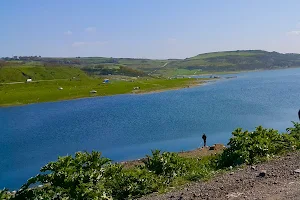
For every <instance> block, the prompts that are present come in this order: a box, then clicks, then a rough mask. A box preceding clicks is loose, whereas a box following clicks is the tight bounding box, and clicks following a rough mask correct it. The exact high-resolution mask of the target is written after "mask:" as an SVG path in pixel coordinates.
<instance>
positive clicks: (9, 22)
mask: <svg viewBox="0 0 300 200" xmlns="http://www.w3.org/2000/svg"><path fill="white" fill-rule="evenodd" d="M299 9H300V1H299V0H280V1H279V0H226V1H225V0H51V1H41V0H2V1H1V4H0V57H4V56H13V55H16V56H31V55H41V56H43V57H75V56H81V57H84V56H101V57H102V56H103V57H132V58H152V59H163V58H187V57H191V56H195V55H197V54H200V53H206V52H215V51H227V50H244V49H261V50H267V51H278V52H282V53H300V12H299Z"/></svg>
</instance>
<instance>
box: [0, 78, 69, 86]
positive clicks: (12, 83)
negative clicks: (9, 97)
mask: <svg viewBox="0 0 300 200" xmlns="http://www.w3.org/2000/svg"><path fill="white" fill-rule="evenodd" d="M65 80H69V79H52V80H37V81H31V82H24V81H23V82H10V83H0V85H14V84H22V83H37V82H52V81H65Z"/></svg>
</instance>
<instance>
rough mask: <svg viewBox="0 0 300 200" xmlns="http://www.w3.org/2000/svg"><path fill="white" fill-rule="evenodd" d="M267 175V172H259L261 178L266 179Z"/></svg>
mask: <svg viewBox="0 0 300 200" xmlns="http://www.w3.org/2000/svg"><path fill="white" fill-rule="evenodd" d="M266 175H267V170H261V171H260V172H259V175H258V176H260V177H265V176H266Z"/></svg>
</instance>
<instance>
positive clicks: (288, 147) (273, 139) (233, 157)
mask: <svg viewBox="0 0 300 200" xmlns="http://www.w3.org/2000/svg"><path fill="white" fill-rule="evenodd" d="M291 130H292V132H293V133H294V132H295V131H294V128H292V129H291ZM232 135H233V137H231V138H230V141H229V143H228V146H229V148H227V149H225V150H224V152H223V153H222V155H221V156H220V159H219V166H220V167H229V166H236V165H241V164H243V163H246V164H252V163H256V162H258V161H261V160H264V159H266V158H269V157H272V156H274V155H276V154H280V153H283V152H286V151H292V150H294V147H296V146H298V145H299V139H297V138H295V137H294V135H296V133H295V134H286V133H284V134H280V133H279V132H278V131H277V130H274V129H265V128H263V127H261V126H259V127H257V128H256V130H255V131H253V132H248V131H243V130H242V129H241V128H238V129H236V130H235V131H234V132H232Z"/></svg>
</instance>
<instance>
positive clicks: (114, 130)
mask: <svg viewBox="0 0 300 200" xmlns="http://www.w3.org/2000/svg"><path fill="white" fill-rule="evenodd" d="M237 76H238V78H236V79H228V80H222V81H218V82H216V83H210V84H207V85H205V86H200V87H195V88H189V89H182V90H176V91H167V92H162V93H154V94H143V95H118V96H112V97H99V98H89V99H79V100H71V101H63V102H55V103H41V104H33V105H27V106H19V107H8V108H0V131H1V132H0V188H3V187H8V188H10V189H16V188H19V187H20V186H21V185H22V184H23V183H24V182H25V181H26V180H27V179H28V178H30V177H31V176H34V175H36V174H37V173H38V171H39V169H40V167H42V166H43V165H45V164H46V163H48V162H49V161H53V160H56V158H57V156H59V155H67V154H72V155H73V154H74V152H76V151H83V150H87V151H91V150H97V151H101V152H103V155H104V156H107V157H109V158H111V159H113V160H114V161H121V160H127V159H135V158H139V157H142V156H144V155H145V154H149V153H150V152H151V151H150V150H151V149H162V150H168V151H181V150H189V149H194V148H197V147H199V146H200V145H202V140H201V135H202V133H204V132H205V133H206V135H207V136H208V144H209V145H211V144H214V143H224V144H225V143H227V141H228V138H229V137H230V135H231V132H232V131H233V130H234V129H235V128H236V127H243V128H245V129H249V130H252V129H254V128H255V127H256V126H258V125H263V126H265V127H272V128H276V129H279V130H280V131H284V130H285V128H286V127H289V126H291V121H292V120H297V111H298V109H299V107H300V101H299V100H300V99H299V98H300V69H287V70H276V71H264V72H253V73H244V74H239V75H237Z"/></svg>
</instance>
